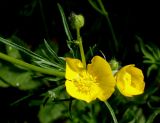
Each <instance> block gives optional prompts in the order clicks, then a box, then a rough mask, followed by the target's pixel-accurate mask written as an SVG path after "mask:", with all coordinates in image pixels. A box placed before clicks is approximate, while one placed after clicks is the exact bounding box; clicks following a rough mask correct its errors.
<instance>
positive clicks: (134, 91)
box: [115, 65, 145, 97]
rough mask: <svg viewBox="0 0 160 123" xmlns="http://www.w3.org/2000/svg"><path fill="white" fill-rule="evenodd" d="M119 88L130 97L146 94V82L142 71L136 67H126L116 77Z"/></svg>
mask: <svg viewBox="0 0 160 123" xmlns="http://www.w3.org/2000/svg"><path fill="white" fill-rule="evenodd" d="M115 78H116V81H117V84H116V85H117V88H118V89H119V91H120V92H121V93H122V94H123V95H124V96H128V97H132V96H133V95H139V94H142V93H143V92H144V87H145V82H144V76H143V73H142V71H141V70H140V69H139V68H137V67H134V65H126V66H124V67H123V68H121V69H120V70H119V71H118V72H117V73H116V75H115Z"/></svg>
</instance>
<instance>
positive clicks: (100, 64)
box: [87, 56, 116, 101]
mask: <svg viewBox="0 0 160 123" xmlns="http://www.w3.org/2000/svg"><path fill="white" fill-rule="evenodd" d="M87 70H88V73H89V74H91V75H92V76H94V77H95V79H96V83H97V85H98V88H99V90H100V91H99V93H98V95H97V98H99V99H100V100H101V101H105V100H107V99H108V98H109V97H110V96H111V95H112V93H113V92H114V90H115V89H114V88H115V84H116V81H115V78H114V77H113V74H112V70H111V67H110V65H109V63H108V62H107V61H106V60H105V59H103V58H102V57H100V56H95V57H93V59H92V62H91V64H88V66H87Z"/></svg>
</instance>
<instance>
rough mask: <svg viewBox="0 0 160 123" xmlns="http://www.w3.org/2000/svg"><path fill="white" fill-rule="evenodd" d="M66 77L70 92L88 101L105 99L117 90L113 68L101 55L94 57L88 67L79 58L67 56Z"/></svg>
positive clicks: (71, 94)
mask: <svg viewBox="0 0 160 123" xmlns="http://www.w3.org/2000/svg"><path fill="white" fill-rule="evenodd" d="M65 77H66V82H65V85H66V90H67V92H68V94H69V95H70V96H72V97H74V98H76V99H80V100H84V101H86V102H88V103H89V102H91V101H92V100H95V99H96V98H98V99H99V100H101V101H105V100H107V99H108V98H109V97H110V96H111V95H112V93H113V92H114V90H115V89H114V88H115V83H116V81H115V78H114V77H113V75H112V70H111V68H110V66H109V64H108V62H106V60H105V59H103V58H102V57H100V56H95V57H93V59H92V61H91V64H88V65H87V68H84V66H83V64H82V62H81V61H80V60H79V59H73V58H66V74H65Z"/></svg>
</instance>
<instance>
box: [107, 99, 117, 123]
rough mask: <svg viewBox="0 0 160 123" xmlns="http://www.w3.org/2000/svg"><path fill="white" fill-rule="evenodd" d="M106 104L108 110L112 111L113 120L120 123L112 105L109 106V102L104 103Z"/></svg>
mask: <svg viewBox="0 0 160 123" xmlns="http://www.w3.org/2000/svg"><path fill="white" fill-rule="evenodd" d="M104 103H105V105H106V106H107V108H108V109H109V111H110V113H111V115H112V118H113V121H114V123H118V121H117V118H116V116H115V113H114V111H113V109H112V107H111V106H110V104H109V103H108V102H107V101H104Z"/></svg>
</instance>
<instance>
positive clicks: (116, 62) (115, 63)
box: [109, 59, 119, 71]
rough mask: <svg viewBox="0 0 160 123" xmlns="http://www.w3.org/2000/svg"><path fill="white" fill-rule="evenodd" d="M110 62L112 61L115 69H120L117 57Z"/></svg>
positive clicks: (111, 64)
mask: <svg viewBox="0 0 160 123" xmlns="http://www.w3.org/2000/svg"><path fill="white" fill-rule="evenodd" d="M109 63H110V66H111V69H112V70H113V71H114V70H118V68H119V62H118V61H116V60H115V59H112V60H111V61H110V62H109Z"/></svg>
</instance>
